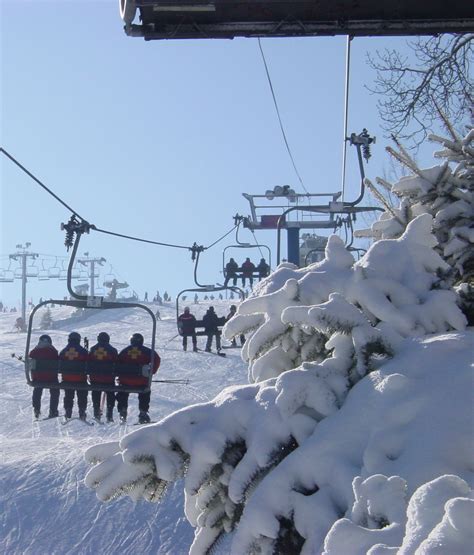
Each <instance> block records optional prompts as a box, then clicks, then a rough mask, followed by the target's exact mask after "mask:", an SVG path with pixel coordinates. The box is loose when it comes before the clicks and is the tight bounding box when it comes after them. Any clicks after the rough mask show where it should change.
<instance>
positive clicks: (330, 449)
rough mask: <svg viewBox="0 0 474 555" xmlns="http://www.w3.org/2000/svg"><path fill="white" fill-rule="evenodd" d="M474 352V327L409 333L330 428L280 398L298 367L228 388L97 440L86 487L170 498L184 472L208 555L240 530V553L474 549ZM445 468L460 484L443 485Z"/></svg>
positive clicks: (198, 542)
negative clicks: (473, 522)
mask: <svg viewBox="0 0 474 555" xmlns="http://www.w3.org/2000/svg"><path fill="white" fill-rule="evenodd" d="M473 348H474V334H473V333H472V332H465V333H463V334H456V333H452V334H449V336H448V335H446V334H444V335H443V334H441V335H438V336H436V335H435V336H429V337H428V338H425V339H423V338H415V339H413V338H410V339H406V340H404V341H403V343H402V345H400V347H399V351H398V356H397V357H396V358H394V359H392V360H390V361H388V362H386V363H385V364H384V365H382V367H381V368H380V369H379V370H375V371H373V372H371V373H370V374H369V375H368V376H366V378H365V379H363V380H360V381H359V382H358V383H357V384H356V385H355V386H354V387H353V388H352V390H351V391H350V392H349V394H348V395H347V397H346V400H345V402H344V404H343V405H342V407H341V408H340V410H335V411H333V412H332V413H331V414H330V416H329V417H328V418H325V419H323V420H321V421H320V422H319V423H316V420H315V419H314V418H313V414H311V413H309V412H308V411H299V412H297V413H292V414H290V415H288V414H282V411H281V410H280V408H279V407H278V405H277V403H276V399H277V398H278V394H279V393H278V392H279V391H280V392H281V388H282V387H283V380H285V378H286V377H287V376H289V375H291V374H293V373H294V372H297V371H293V372H289V373H287V374H283V375H282V376H280V378H278V379H277V380H268V381H266V382H262V383H258V384H253V385H249V386H245V387H241V388H239V387H233V388H229V389H227V390H225V391H224V392H222V394H221V395H219V396H218V397H217V398H216V399H215V400H214V401H212V402H210V403H206V404H202V405H196V406H193V407H189V408H187V409H183V410H181V411H179V412H177V413H175V414H172V415H170V416H169V417H168V418H166V419H165V420H163V421H162V422H160V423H158V424H156V425H152V426H149V427H146V428H144V429H141V430H138V431H136V432H134V433H132V434H129V435H128V436H125V437H124V438H123V439H122V440H121V441H120V442H114V443H109V444H104V445H99V446H95V447H92V448H90V449H89V450H88V452H87V453H86V458H87V459H88V460H89V461H91V462H96V463H97V462H99V464H97V465H96V466H94V467H93V468H92V469H91V470H90V471H89V473H88V475H87V477H86V484H87V485H88V486H89V487H93V488H96V490H97V495H98V497H99V498H100V499H102V500H108V499H111V498H113V497H114V496H117V495H120V494H127V495H129V496H130V497H132V499H135V500H137V499H140V498H144V499H147V500H149V501H157V500H159V498H160V496H161V495H162V493H163V491H164V490H165V488H166V486H167V484H169V483H170V482H171V481H174V480H176V479H177V478H178V477H180V476H182V475H183V474H184V475H185V489H186V514H187V517H188V519H189V520H190V522H191V523H192V524H193V525H194V526H195V527H196V538H195V542H194V544H193V547H192V549H191V553H208V552H209V550H211V549H212V546H214V545H215V544H216V542H218V540H219V538H220V537H221V536H222V535H223V534H225V533H228V532H230V531H231V530H235V532H234V537H233V542H232V553H233V554H235V555H242V554H244V553H255V552H257V553H258V552H260V553H299V552H300V551H301V552H302V553H321V552H322V551H323V546H324V544H325V545H326V550H327V552H328V553H336V554H337V555H339V554H341V553H350V554H351V555H352V554H357V553H369V552H370V553H372V555H375V554H376V553H390V552H393V551H387V550H386V551H381V550H380V551H377V550H375V549H376V548H375V546H377V545H379V546H386V547H387V548H392V547H394V546H405V545H406V546H407V547H406V550H405V551H402V553H414V550H410V548H409V546H410V545H412V544H414V543H416V542H417V541H418V543H421V542H428V541H430V542H432V543H433V544H434V543H435V542H436V540H437V539H439V538H447V539H446V541H448V540H449V542H451V543H450V544H448V545H453V542H455V541H456V542H458V544H460V545H461V546H464V551H462V550H461V549H459V550H450V549H447V550H445V553H468V551H467V550H466V549H467V548H466V546H469V547H468V549H470V546H471V543H470V539H471V537H472V532H471V531H470V527H469V526H468V525H467V524H466V523H467V522H468V514H469V513H468V512H469V510H470V509H469V506H467V505H466V501H465V500H466V499H470V495H471V494H470V493H469V491H468V489H467V488H466V487H465V486H464V485H463V484H464V482H466V483H467V484H469V487H470V488H472V486H473V477H472V460H474V452H473V447H474V443H473V441H472V429H471V427H472V426H471V421H470V420H469V418H466V410H469V408H470V406H471V403H472V393H471V385H472V378H473V376H472V349H473ZM321 397H324V396H323V395H321ZM316 406H318V405H316ZM318 409H319V411H320V412H321V414H323V413H324V399H321V404H320V405H319V406H318ZM445 475H452V476H453V477H450V478H449V480H448V481H450V483H451V482H452V481H453V480H454V482H455V487H451V486H450V485H448V486H446V485H445V486H443V485H442V484H441V486H439V485H436V484H437V482H436V480H437V479H438V478H439V477H442V476H445ZM444 480H446V479H445V478H444V479H443V480H442V482H443V483H444ZM433 481H434V482H433ZM429 482H433V483H431V484H429ZM454 482H453V483H454ZM456 484H457V485H456ZM458 486H459V487H458ZM419 488H421V489H419ZM423 488H425V489H423ZM426 488H428V489H426ZM434 488H435V489H434ZM427 491H433V492H434V493H433V494H432V496H431V499H435V500H437V501H436V504H435V505H432V503H431V501H430V500H429V499H428V498H427V497H426V492H427ZM426 499H427V501H426V503H425V506H424V507H423V503H424V500H426ZM409 500H410V501H409ZM443 500H445V501H448V500H452V501H450V502H449V505H445V501H443ZM407 504H408V508H407ZM436 507H438V508H436ZM443 507H444V508H443ZM435 509H436V510H435ZM422 510H423V511H424V512H422ZM443 541H444V540H443ZM441 545H443V544H441ZM344 546H345V547H346V548H345V547H344ZM347 546H350V548H347ZM371 549H374V551H370V550H371ZM377 549H378V548H377ZM380 549H381V548H380ZM426 552H427V553H430V551H426ZM442 552H443V551H442V550H441V551H438V553H442Z"/></svg>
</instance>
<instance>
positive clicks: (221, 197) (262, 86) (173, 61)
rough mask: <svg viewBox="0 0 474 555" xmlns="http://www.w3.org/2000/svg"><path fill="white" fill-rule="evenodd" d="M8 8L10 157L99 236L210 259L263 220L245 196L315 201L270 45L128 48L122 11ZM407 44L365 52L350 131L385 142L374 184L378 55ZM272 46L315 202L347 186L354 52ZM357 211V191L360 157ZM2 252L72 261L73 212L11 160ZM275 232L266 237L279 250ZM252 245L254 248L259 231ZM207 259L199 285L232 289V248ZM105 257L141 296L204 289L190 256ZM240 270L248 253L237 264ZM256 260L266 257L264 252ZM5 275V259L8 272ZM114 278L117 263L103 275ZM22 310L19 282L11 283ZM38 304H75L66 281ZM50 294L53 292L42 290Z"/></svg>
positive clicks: (116, 247) (113, 245)
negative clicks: (68, 238)
mask: <svg viewBox="0 0 474 555" xmlns="http://www.w3.org/2000/svg"><path fill="white" fill-rule="evenodd" d="M0 2H1V12H2V13H1V35H2V38H1V121H2V124H1V136H2V138H1V143H2V145H3V146H4V148H6V149H7V150H8V151H9V152H10V153H11V154H12V155H13V156H15V157H17V158H18V159H19V161H20V162H21V163H23V164H24V165H25V166H26V167H27V168H28V169H30V170H31V171H32V172H33V173H35V174H36V175H37V176H38V177H39V178H40V179H41V180H43V181H44V182H45V183H46V184H47V185H48V186H49V187H51V188H52V189H53V190H54V191H55V192H56V193H57V194H58V195H59V196H61V197H62V198H64V200H65V201H66V202H67V203H68V204H69V205H70V206H72V207H73V208H74V209H75V210H77V212H78V213H79V214H80V215H81V216H83V217H85V218H87V219H88V220H89V222H91V223H94V224H96V225H97V226H99V227H102V228H105V229H110V230H113V231H117V232H120V233H127V234H131V235H137V236H141V237H144V238H149V239H152V240H156V241H163V242H167V243H173V244H182V245H192V243H194V242H195V241H196V242H197V243H198V244H202V245H209V244H211V243H212V242H214V240H215V239H217V238H218V237H220V236H221V235H222V234H224V233H225V232H226V231H227V230H229V229H230V228H231V227H232V225H233V219H232V217H233V215H234V214H235V213H240V214H243V215H247V214H248V213H249V210H248V203H247V202H246V201H245V200H244V199H243V197H242V195H241V193H242V192H247V193H255V194H257V193H264V192H265V190H266V189H269V188H273V187H274V186H275V185H282V184H289V185H291V186H292V187H293V188H295V189H296V190H297V191H298V192H304V191H303V190H302V188H301V186H300V185H299V183H298V180H297V178H296V176H295V173H294V171H293V168H292V166H291V162H290V160H289V158H288V155H287V153H286V150H285V146H284V143H283V140H282V137H281V133H280V129H279V126H278V120H277V118H276V114H275V110H274V106H273V103H272V99H271V95H270V91H269V87H268V83H267V80H266V76H265V72H264V68H263V64H262V60H261V57H260V53H259V49H258V43H257V41H256V40H254V39H236V40H233V41H212V40H193V41H153V42H145V41H144V40H142V39H138V38H129V37H127V36H126V35H125V34H124V32H123V30H122V22H121V20H120V17H119V13H118V2H117V1H116V0H110V1H108V0H106V1H101V2H92V1H91V2H78V1H67V2H42V1H36V2H23V1H15V2H13V1H5V0H0ZM403 44H404V40H403V39H397V38H367V39H355V40H354V41H353V44H352V66H351V85H350V86H351V96H350V112H349V114H350V115H349V126H348V130H349V132H351V131H356V132H360V131H361V130H362V128H363V127H367V128H368V129H369V131H370V132H371V134H375V135H377V145H376V147H375V148H374V149H373V158H372V159H371V162H370V164H369V166H368V167H367V174H368V176H369V177H372V178H373V177H375V176H376V175H380V174H381V173H382V172H383V171H384V168H385V167H387V166H388V163H387V155H386V154H385V152H384V146H385V145H386V144H388V140H386V139H384V138H383V137H382V131H381V130H380V128H379V126H378V116H377V110H376V98H375V97H374V96H372V95H370V93H369V92H368V91H367V90H366V89H365V88H364V85H365V84H369V85H370V84H371V82H372V81H373V78H374V75H373V72H372V71H371V70H370V69H369V68H368V67H367V65H366V61H365V55H366V52H367V51H372V52H374V51H375V50H376V49H381V48H384V47H392V46H401V45H403ZM263 47H264V50H265V54H266V57H267V62H268V65H269V68H270V72H271V76H272V80H273V84H274V87H275V91H276V94H277V98H278V102H279V105H280V110H281V114H282V117H283V121H284V124H285V128H286V132H287V136H288V139H289V142H290V145H291V148H292V151H293V154H294V157H295V160H296V164H297V167H298V170H299V172H300V174H301V175H302V178H303V181H304V184H305V186H306V188H307V189H308V190H309V191H310V192H314V193H317V192H321V191H337V190H339V189H340V186H341V159H342V156H341V154H342V140H341V138H342V133H343V98H344V63H345V62H344V59H345V38H344V37H334V38H307V39H267V40H264V41H263ZM348 156H349V164H348V174H347V175H348V177H347V186H346V187H347V189H346V190H347V194H346V199H347V200H351V199H352V198H355V197H356V196H357V193H358V186H359V180H358V171H357V166H356V155H355V150H354V151H353V152H352V151H351V150H349V151H348ZM0 168H1V182H2V184H1V203H2V224H1V231H2V241H1V254H2V255H4V256H5V255H7V254H9V253H11V252H14V251H15V245H16V244H18V243H24V242H26V241H29V242H31V243H32V246H31V249H32V250H33V251H35V252H39V253H45V254H50V255H57V256H64V255H66V250H65V248H64V246H63V241H64V235H63V234H62V233H61V232H60V230H59V225H60V223H61V222H64V221H66V220H67V219H68V218H69V213H68V212H67V211H66V210H65V209H64V208H63V207H62V206H61V205H59V204H58V203H57V202H56V201H55V200H54V199H53V198H52V197H50V196H48V195H47V194H46V193H45V192H44V191H42V190H41V189H40V188H39V187H38V186H37V185H36V184H35V183H34V182H33V181H31V180H30V179H29V178H28V177H26V176H25V175H23V174H22V173H21V172H20V171H19V170H18V169H17V168H16V167H14V166H13V165H12V164H11V163H10V162H9V161H7V160H6V159H2V160H0ZM275 236H276V233H275V232H271V231H265V232H260V233H258V234H257V238H258V240H259V242H261V243H265V244H268V245H269V246H270V247H272V249H274V247H275ZM241 239H242V240H249V241H253V239H252V237H251V235H250V233H249V232H248V231H245V232H243V233H242V235H241ZM233 242H234V241H233V237H232V236H230V237H229V238H227V239H226V240H224V241H222V242H221V243H219V244H218V245H216V246H215V247H214V248H213V249H210V250H209V251H206V252H205V253H204V254H203V255H202V260H201V268H200V272H199V278H200V281H201V282H205V283H215V282H221V281H222V274H221V273H220V272H221V266H222V250H223V248H224V247H225V246H227V245H229V244H231V243H233ZM85 251H88V252H90V253H91V254H93V255H97V256H103V257H105V258H106V259H107V261H108V262H109V263H110V264H111V265H112V266H113V267H114V271H115V272H117V275H118V277H119V278H122V279H125V280H127V281H128V282H129V283H130V284H131V285H132V287H133V288H134V289H135V290H136V291H137V292H138V293H139V294H140V295H141V296H142V295H143V294H144V292H145V291H148V292H149V295H150V296H151V295H152V294H153V293H154V292H155V291H156V290H157V289H159V290H160V291H161V292H163V291H164V290H167V291H168V292H169V293H171V294H172V295H173V296H174V295H175V294H176V293H177V292H178V291H179V290H181V289H184V288H186V287H192V286H193V264H192V262H191V259H190V254H189V253H188V251H185V250H171V249H168V248H164V247H155V246H148V245H142V244H139V243H134V242H131V241H127V240H122V239H116V238H110V237H107V236H104V235H102V234H98V233H92V234H91V235H90V236H85V238H84V239H83V242H82V244H81V253H82V252H85ZM235 254H236V255H238V256H240V257H242V256H244V253H241V252H239V253H235ZM245 256H250V257H252V258H259V254H255V252H254V251H249V252H248V253H245ZM0 265H1V266H2V267H5V258H2V259H1V260H0ZM104 270H105V271H106V272H109V271H110V266H109V264H106V265H105V266H104ZM1 285H3V288H2V289H3V290H2V293H1V298H3V299H4V300H6V301H8V302H14V301H16V300H17V299H19V298H20V282H19V281H16V282H14V283H11V284H10V283H8V284H1ZM28 287H29V289H28V291H29V296H31V297H33V299H34V300H37V299H38V297H39V296H40V295H41V296H63V294H66V290H65V284H64V282H61V281H54V282H53V281H51V282H41V283H37V282H36V281H35V280H31V283H30V284H29V286H28ZM40 287H41V288H40Z"/></svg>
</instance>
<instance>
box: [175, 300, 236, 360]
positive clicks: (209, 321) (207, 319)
mask: <svg viewBox="0 0 474 555" xmlns="http://www.w3.org/2000/svg"><path fill="white" fill-rule="evenodd" d="M236 311H237V307H236V306H235V305H234V304H233V305H231V307H230V312H229V314H228V315H227V316H225V317H219V316H217V314H216V312H215V310H214V307H213V306H210V307H209V308H208V310H207V312H206V314H205V315H204V316H203V318H202V327H203V328H204V335H206V336H207V340H206V348H205V349H204V350H205V351H206V352H207V353H210V352H211V350H212V349H211V347H212V339H213V337H215V338H216V349H217V352H220V351H221V348H222V346H221V330H220V328H221V327H222V326H223V325H224V324H225V323H226V322H227V321H229V320H230V319H231V318H232V317H233V316H234V315H235V313H236ZM198 324H199V321H198V320H196V317H195V316H194V314H191V311H190V309H189V306H187V307H186V308H185V309H184V312H183V314H181V315H180V316H179V317H178V331H179V334H180V335H181V336H182V337H183V351H186V350H187V348H188V337H190V338H191V341H192V344H193V351H194V352H197V351H198V346H197V335H196V327H197V326H198ZM244 343H245V336H244V335H240V344H241V345H242V346H243V344H244ZM231 345H232V347H236V346H237V343H236V340H235V338H234V339H232V343H231Z"/></svg>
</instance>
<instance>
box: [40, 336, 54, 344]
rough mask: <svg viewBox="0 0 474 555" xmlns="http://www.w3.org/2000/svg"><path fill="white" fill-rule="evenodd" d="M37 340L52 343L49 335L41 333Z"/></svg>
mask: <svg viewBox="0 0 474 555" xmlns="http://www.w3.org/2000/svg"><path fill="white" fill-rule="evenodd" d="M39 340H40V341H41V342H42V343H49V344H50V345H52V344H53V342H52V340H51V337H50V336H49V335H42V336H40V338H39Z"/></svg>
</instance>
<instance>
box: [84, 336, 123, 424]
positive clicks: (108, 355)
mask: <svg viewBox="0 0 474 555" xmlns="http://www.w3.org/2000/svg"><path fill="white" fill-rule="evenodd" d="M117 360H118V351H117V349H116V348H115V347H112V345H111V344H110V335H109V334H108V333H106V332H105V331H102V332H100V333H99V335H98V336H97V343H96V344H95V345H93V346H92V348H91V350H90V352H89V379H90V382H91V384H108V385H114V384H115V376H114V373H113V372H110V373H107V374H104V373H94V363H95V362H96V361H99V362H100V361H104V362H115V361H117ZM96 369H97V370H100V365H97V367H96ZM102 393H103V391H101V390H95V389H94V390H93V391H92V405H93V407H94V418H95V419H96V420H98V421H100V419H101V417H102V411H101V408H100V400H101V396H102ZM105 396H106V405H107V410H106V415H105V416H106V418H107V422H113V421H114V418H113V412H114V406H115V393H114V392H113V391H106V392H105Z"/></svg>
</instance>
